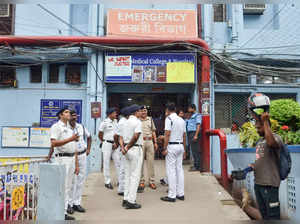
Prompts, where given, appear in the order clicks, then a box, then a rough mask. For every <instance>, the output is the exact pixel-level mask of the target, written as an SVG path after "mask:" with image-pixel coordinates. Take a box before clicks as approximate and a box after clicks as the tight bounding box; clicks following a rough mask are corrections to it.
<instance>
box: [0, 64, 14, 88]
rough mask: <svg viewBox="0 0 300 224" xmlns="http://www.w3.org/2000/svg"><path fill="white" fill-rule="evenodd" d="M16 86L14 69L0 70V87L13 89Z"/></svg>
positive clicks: (3, 68) (4, 68)
mask: <svg viewBox="0 0 300 224" xmlns="http://www.w3.org/2000/svg"><path fill="white" fill-rule="evenodd" d="M15 84H16V69H14V68H6V67H2V68H0V86H2V87H14V86H15Z"/></svg>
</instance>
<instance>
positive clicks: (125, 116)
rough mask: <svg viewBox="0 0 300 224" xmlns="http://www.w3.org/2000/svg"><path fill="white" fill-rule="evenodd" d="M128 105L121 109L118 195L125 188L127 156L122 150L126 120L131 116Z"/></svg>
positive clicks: (122, 194) (122, 192) (121, 193)
mask: <svg viewBox="0 0 300 224" xmlns="http://www.w3.org/2000/svg"><path fill="white" fill-rule="evenodd" d="M127 108H128V107H125V108H123V109H122V110H121V118H120V120H119V122H118V128H117V135H118V137H119V145H120V147H119V149H118V151H119V152H120V170H119V187H118V195H120V196H124V188H125V156H124V155H123V154H122V152H121V148H122V146H123V147H124V140H123V137H122V136H123V134H122V133H123V132H124V131H126V122H127V119H128V117H129V114H128V111H127Z"/></svg>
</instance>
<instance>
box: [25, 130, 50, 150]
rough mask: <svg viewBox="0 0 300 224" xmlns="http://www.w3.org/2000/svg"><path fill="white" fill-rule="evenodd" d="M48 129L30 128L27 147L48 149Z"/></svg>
mask: <svg viewBox="0 0 300 224" xmlns="http://www.w3.org/2000/svg"><path fill="white" fill-rule="evenodd" d="M50 146H51V143H50V128H30V142H29V147H34V148H35V147H36V148H50Z"/></svg>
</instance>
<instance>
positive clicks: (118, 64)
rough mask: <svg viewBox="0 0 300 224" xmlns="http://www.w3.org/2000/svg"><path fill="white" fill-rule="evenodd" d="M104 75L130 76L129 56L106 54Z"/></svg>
mask: <svg viewBox="0 0 300 224" xmlns="http://www.w3.org/2000/svg"><path fill="white" fill-rule="evenodd" d="M105 60H106V62H105V73H106V76H111V77H120V76H131V56H130V55H122V56H106V57H105Z"/></svg>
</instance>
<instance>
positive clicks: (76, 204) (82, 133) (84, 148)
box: [70, 111, 92, 212]
mask: <svg viewBox="0 0 300 224" xmlns="http://www.w3.org/2000/svg"><path fill="white" fill-rule="evenodd" d="M76 121H77V114H76V111H71V121H70V125H71V127H72V129H73V130H75V132H76V133H78V135H79V142H78V150H77V155H78V165H79V174H78V175H75V177H74V178H75V179H74V183H73V198H72V201H71V204H70V207H71V208H72V209H73V210H74V211H77V212H85V209H84V208H83V207H81V205H80V204H81V195H82V190H83V184H84V181H85V177H86V157H87V156H88V155H89V154H90V151H91V143H92V138H91V134H90V133H89V131H88V130H87V129H86V128H85V127H84V126H83V125H82V124H78V123H77V122H76ZM85 139H86V140H87V143H86V142H85Z"/></svg>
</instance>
